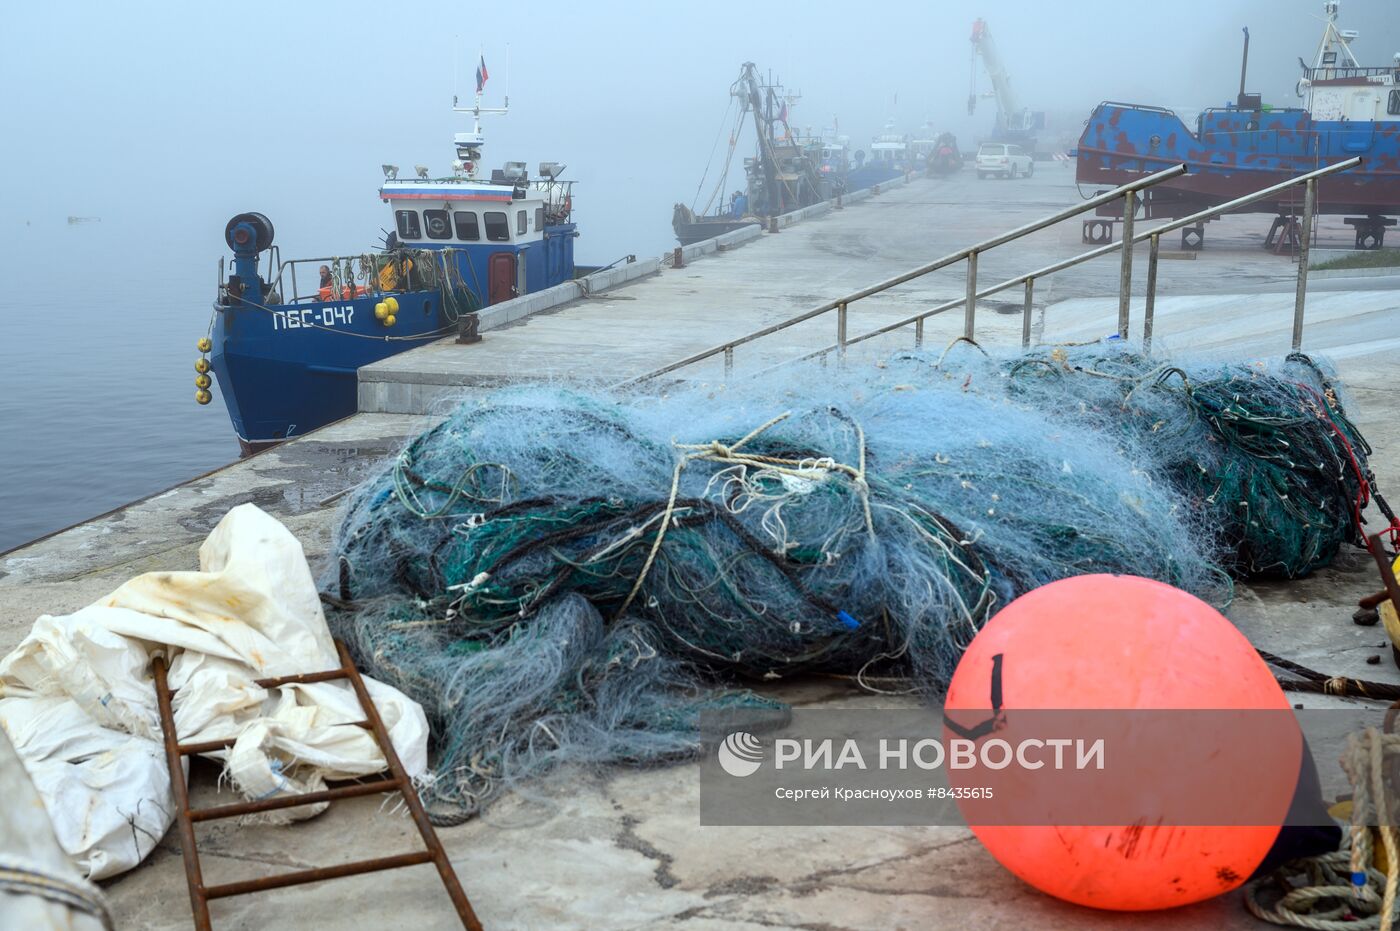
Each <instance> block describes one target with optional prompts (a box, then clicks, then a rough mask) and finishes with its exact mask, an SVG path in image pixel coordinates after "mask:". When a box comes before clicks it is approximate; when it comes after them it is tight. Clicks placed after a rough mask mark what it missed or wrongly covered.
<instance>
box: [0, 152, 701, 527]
mask: <svg viewBox="0 0 1400 931" xmlns="http://www.w3.org/2000/svg"><path fill="white" fill-rule="evenodd" d="M671 171H674V169H671ZM677 174H678V172H677ZM366 180H367V183H366V184H365V186H364V188H363V189H360V188H357V189H355V190H354V191H353V193H354V194H355V195H356V196H355V197H354V198H353V199H352V198H350V197H349V195H348V194H347V196H346V198H345V199H344V201H345V202H344V203H343V204H337V206H338V208H339V210H338V212H334V213H332V212H331V211H327V210H324V209H319V210H318V209H314V208H312V207H311V206H310V205H308V203H307V202H306V201H305V200H304V199H303V198H283V197H280V196H268V197H264V198H259V199H255V202H254V204H253V206H252V208H251V209H259V210H263V211H264V212H266V213H267V214H268V215H269V216H270V217H271V218H272V220H273V223H274V224H275V225H276V227H277V242H278V243H279V245H280V246H281V249H282V256H283V258H288V259H289V258H295V257H298V256H314V255H326V254H330V253H335V254H349V251H348V250H350V251H358V250H369V249H373V248H375V247H376V245H377V242H378V240H379V238H380V227H381V226H385V225H388V220H387V217H386V215H385V214H386V212H387V208H385V207H383V206H382V205H380V204H379V203H378V200H377V198H375V197H373V194H372V192H373V190H374V184H375V182H376V181H377V179H374V178H369V179H366ZM648 180H652V179H648ZM655 181H656V183H655V184H649V185H647V189H648V190H649V191H651V196H650V197H649V198H648V200H650V201H652V202H651V203H649V204H648V205H646V206H645V207H638V209H637V213H636V214H630V213H629V214H627V215H621V214H614V215H611V216H608V215H601V216H600V214H601V211H596V210H594V211H590V210H588V209H587V208H583V209H580V210H579V213H580V217H579V222H580V225H581V227H582V230H583V236H582V237H581V238H580V240H579V242H578V246H577V256H578V261H579V262H580V263H598V264H602V263H607V262H611V261H613V260H615V259H616V258H618V257H619V256H620V255H622V254H624V253H625V252H628V251H635V252H640V253H642V254H648V255H650V254H659V253H660V252H661V251H662V250H663V249H665V248H668V247H669V245H670V244H671V243H672V242H674V240H672V239H671V238H670V229H669V221H670V196H671V191H672V190H674V189H676V188H678V187H679V186H680V179H679V178H676V177H667V178H664V179H662V178H658V179H655ZM630 183H632V179H631V178H624V177H617V178H608V179H606V180H603V181H602V183H600V184H598V185H597V190H596V191H595V192H593V193H594V196H595V197H598V196H600V195H601V197H600V199H601V200H603V202H609V201H610V199H612V198H617V197H621V196H622V193H623V191H624V190H625V189H626V187H627V185H629V184H630ZM691 183H693V182H691ZM364 190H368V191H369V192H371V193H370V196H364ZM236 196H237V197H238V198H239V199H237V200H234V199H231V198H229V196H228V193H227V192H226V191H215V192H211V194H210V196H209V198H208V202H203V203H199V204H197V205H193V204H192V205H190V209H188V210H185V211H177V212H173V213H170V214H168V215H166V216H163V217H162V216H160V215H159V213H158V212H155V213H153V212H149V211H143V210H141V209H138V206H137V204H136V202H135V201H136V200H137V199H138V198H135V197H133V198H132V199H131V203H130V205H129V211H130V212H129V213H127V214H124V215H118V214H116V213H114V212H113V210H114V209H118V206H123V207H124V206H127V204H126V203H122V204H120V205H114V204H112V203H111V202H109V203H107V204H106V205H105V206H104V207H100V208H97V209H101V210H102V211H103V214H104V215H103V216H102V218H101V222H93V223H78V224H69V223H68V221H67V218H68V214H69V213H70V212H77V211H78V210H80V209H81V205H82V203H83V199H82V198H70V199H73V200H76V201H77V202H78V206H77V208H74V207H73V205H70V204H63V203H60V204H55V205H53V206H52V207H51V208H50V207H48V206H46V207H45V208H43V209H42V210H31V211H30V212H31V213H33V214H34V215H33V216H30V217H23V216H16V214H15V213H14V212H12V211H9V210H5V211H0V249H2V250H3V254H4V255H6V257H7V259H8V268H9V269H11V270H12V274H10V275H9V276H8V279H7V281H6V282H5V287H4V288H0V552H3V551H4V550H7V549H11V548H13V547H15V546H19V545H20V544H23V543H26V542H28V541H30V540H32V539H34V538H35V537H38V536H41V535H43V534H46V533H50V532H52V531H54V530H58V529H61V528H63V527H67V526H69V525H71V524H74V523H77V522H79V521H82V520H85V519H87V518H90V517H94V516H96V515H98V514H101V513H103V512H104V511H108V510H110V509H112V508H116V507H120V506H121V505H124V504H127V503H129V502H131V501H133V500H135V499H137V498H140V497H143V496H146V495H149V494H153V493H155V492H158V491H161V490H163V489H165V488H169V487H170V486H172V485H175V484H179V483H181V482H184V481H187V480H189V479H191V478H193V477H195V476H197V475H200V474H202V473H204V472H207V471H209V470H211V469H215V468H218V467H219V466H222V465H225V464H227V463H229V462H232V461H234V460H236V459H237V458H238V442H237V440H236V439H235V438H234V435H233V429H232V428H231V427H230V426H229V421H228V412H227V411H226V410H225V408H224V402H223V398H222V397H220V395H219V393H218V383H217V381H216V382H215V384H214V388H213V389H212V390H213V392H214V400H213V402H212V403H210V404H209V405H208V406H206V407H200V406H199V405H198V404H196V403H195V400H194V392H195V385H194V378H195V370H194V361H195V359H196V358H198V356H199V351H198V350H197V349H196V348H195V342H196V340H198V339H199V337H201V336H203V335H204V334H205V331H206V328H207V326H208V322H209V314H210V307H211V305H212V302H213V299H214V290H215V283H216V278H217V263H218V260H219V256H220V255H221V254H223V253H224V252H225V251H226V250H225V247H224V243H223V230H224V223H225V222H226V221H227V218H228V217H229V216H232V215H233V214H234V213H236V212H238V211H239V210H240V209H250V208H248V207H246V206H244V205H243V203H242V198H243V197H244V196H246V195H236ZM223 201H227V203H223Z"/></svg>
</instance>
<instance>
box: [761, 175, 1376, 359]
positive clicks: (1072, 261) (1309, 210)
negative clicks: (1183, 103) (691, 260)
mask: <svg viewBox="0 0 1400 931" xmlns="http://www.w3.org/2000/svg"><path fill="white" fill-rule="evenodd" d="M1361 161H1362V160H1361V158H1360V157H1355V158H1350V159H1347V160H1346V161H1343V162H1335V163H1333V164H1331V165H1328V166H1326V167H1325V168H1319V169H1317V170H1315V171H1310V172H1308V173H1307V174H1302V175H1299V176H1298V177H1296V178H1290V179H1289V180H1287V181H1280V182H1279V183H1278V184H1273V185H1270V186H1269V187H1266V188H1261V189H1259V190H1257V191H1255V192H1254V193H1252V194H1246V195H1244V196H1243V197H1237V198H1235V199H1234V200H1230V201H1226V202H1225V203H1223V204H1217V205H1216V206H1214V207H1211V208H1209V209H1206V210H1201V211H1199V212H1197V213H1193V214H1191V215H1190V216H1187V217H1181V218H1180V219H1177V220H1173V221H1171V222H1170V223H1164V224H1162V225H1161V226H1155V227H1153V228H1152V229H1149V230H1144V231H1142V232H1141V233H1133V232H1132V231H1131V229H1129V228H1125V229H1124V234H1123V237H1122V239H1120V240H1119V241H1118V242H1113V243H1108V244H1107V245H1103V246H1099V247H1098V248H1096V249H1090V250H1089V251H1087V252H1081V253H1080V254H1079V255H1076V256H1073V257H1072V258H1068V259H1062V260H1060V261H1058V262H1054V263H1052V264H1050V265H1046V266H1043V267H1041V268H1038V269H1036V270H1035V271H1032V272H1026V273H1025V274H1023V275H1017V276H1016V277H1015V278H1008V279H1006V280H1005V281H1003V282H1000V283H999V284H995V285H992V286H991V287H990V288H986V289H985V290H982V291H978V292H977V294H976V295H975V296H976V298H977V299H979V300H980V299H981V298H984V297H989V296H991V295H993V294H996V293H998V292H1000V291H1005V290H1006V289H1007V288H1014V287H1015V286H1016V285H1018V284H1019V285H1025V286H1026V300H1025V304H1024V306H1023V310H1022V320H1021V346H1022V348H1026V347H1028V346H1029V345H1030V316H1031V303H1030V299H1031V293H1032V288H1033V287H1034V283H1035V280H1036V279H1037V278H1043V277H1045V276H1046V275H1052V274H1054V273H1055V272H1059V271H1064V270H1065V269H1067V268H1071V267H1073V266H1075V265H1079V264H1081V263H1083V262H1087V261H1089V260H1090V259H1095V258H1098V257H1099V256H1101V255H1107V254H1108V253H1110V252H1113V251H1114V250H1116V249H1122V248H1123V245H1124V243H1130V244H1132V245H1136V244H1137V243H1139V242H1143V241H1147V242H1148V243H1149V246H1150V250H1149V252H1148V260H1147V261H1148V264H1147V303H1146V307H1145V310H1144V320H1143V326H1144V336H1143V342H1144V344H1145V346H1147V347H1150V346H1151V344H1152V323H1153V312H1154V304H1155V299H1156V290H1157V288H1156V285H1157V256H1158V247H1159V243H1160V240H1161V237H1162V234H1163V233H1170V232H1174V231H1175V230H1178V229H1181V228H1183V227H1186V226H1194V225H1195V224H1197V223H1200V222H1201V221H1203V220H1207V219H1212V218H1217V217H1218V216H1219V215H1220V214H1222V213H1228V212H1229V211H1231V210H1234V209H1235V208H1237V207H1242V206H1246V205H1248V204H1250V203H1253V202H1255V201H1259V200H1263V199H1265V198H1267V197H1270V196H1272V195H1274V194H1277V193H1279V192H1280V191H1284V190H1287V189H1288V188H1291V187H1295V186H1297V185H1299V184H1304V185H1306V188H1307V190H1306V193H1305V194H1304V199H1303V219H1302V223H1301V229H1300V231H1299V243H1298V284H1297V290H1296V292H1295V296H1294V306H1293V348H1294V349H1295V350H1297V349H1300V348H1302V339H1303V306H1304V301H1305V296H1306V292H1307V279H1308V248H1309V244H1310V239H1311V229H1312V216H1313V211H1314V208H1315V205H1316V200H1317V179H1318V178H1321V177H1323V176H1324V175H1330V174H1334V173H1336V172H1339V171H1346V170H1348V169H1351V168H1355V167H1356V166H1358V165H1360V164H1361ZM1131 251H1132V250H1131V249H1128V250H1125V252H1124V254H1125V255H1130V254H1131ZM1128 284H1129V283H1128V282H1125V281H1124V280H1123V279H1121V278H1120V290H1119V299H1120V305H1119V306H1120V310H1121V308H1122V306H1123V304H1122V303H1121V301H1122V300H1123V299H1124V298H1125V297H1126V296H1127V294H1128ZM963 303H965V300H964V299H963V298H956V299H954V300H951V301H945V302H944V303H942V304H939V305H938V306H936V307H934V308H932V309H930V310H926V311H923V312H921V313H918V314H915V315H913V316H910V317H905V318H904V319H902V320H896V321H895V322H893V323H888V324H886V325H884V326H882V327H880V328H878V329H875V330H871V331H870V332H868V333H862V334H861V335H859V336H855V337H851V338H849V339H846V340H845V341H844V344H845V345H846V346H850V345H852V344H853V343H861V342H864V341H865V340H868V339H874V338H875V337H877V336H883V335H884V334H886V333H890V332H892V331H894V330H898V329H900V328H901V327H906V326H908V325H909V324H911V323H914V324H918V323H920V322H921V321H923V320H925V319H927V318H928V317H932V316H935V315H937V314H941V313H944V312H945V311H948V310H952V309H953V308H954V307H957V306H958V305H959V304H963ZM1118 335H1119V337H1120V338H1122V339H1127V337H1128V319H1127V317H1126V316H1124V315H1122V314H1121V313H1120V316H1119V321H1118ZM841 348H842V346H841V345H839V344H833V345H831V346H825V347H823V348H821V349H817V350H814V351H813V352H809V353H807V354H805V355H802V356H798V357H797V358H796V359H791V360H789V362H800V361H804V360H806V359H814V358H817V357H818V356H824V355H827V354H829V353H831V352H837V351H840V350H841ZM781 364H787V363H781ZM775 367H776V366H775Z"/></svg>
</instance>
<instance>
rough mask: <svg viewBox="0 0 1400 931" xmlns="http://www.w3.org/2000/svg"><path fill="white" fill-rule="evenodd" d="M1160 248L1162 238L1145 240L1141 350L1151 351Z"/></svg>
mask: <svg viewBox="0 0 1400 931" xmlns="http://www.w3.org/2000/svg"><path fill="white" fill-rule="evenodd" d="M1161 246H1162V236H1161V234H1159V233H1153V234H1152V235H1151V236H1150V237H1149V238H1148V240H1147V302H1146V306H1145V307H1144V308H1143V315H1142V349H1143V352H1151V351H1152V314H1153V312H1154V310H1155V309H1156V306H1157V253H1158V252H1159V251H1160V249H1161Z"/></svg>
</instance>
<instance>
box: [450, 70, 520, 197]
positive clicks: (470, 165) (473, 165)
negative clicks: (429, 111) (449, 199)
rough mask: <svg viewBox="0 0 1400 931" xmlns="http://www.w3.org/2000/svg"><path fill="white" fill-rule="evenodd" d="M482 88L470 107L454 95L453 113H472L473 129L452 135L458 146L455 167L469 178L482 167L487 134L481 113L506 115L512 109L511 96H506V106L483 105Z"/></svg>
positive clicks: (473, 176)
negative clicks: (483, 130) (482, 125)
mask: <svg viewBox="0 0 1400 931" xmlns="http://www.w3.org/2000/svg"><path fill="white" fill-rule="evenodd" d="M481 96H482V90H481V89H478V90H477V92H476V103H474V104H473V105H472V106H470V107H459V106H457V95H456V94H453V95H452V112H453V113H470V114H471V115H472V131H471V132H469V133H455V134H454V135H453V137H452V141H453V143H454V144H455V145H456V146H457V162H454V163H453V166H452V167H453V169H454V170H456V171H460V172H462V173H464V174H465V175H466V176H467V177H468V178H475V177H476V175H477V172H478V171H479V170H480V168H481V147H482V146H483V145H485V144H486V136H485V134H484V133H482V131H481V115H482V114H483V113H499V114H501V115H502V116H504V115H505V114H506V113H508V112H509V111H510V96H509V95H507V96H506V97H505V106H501V107H483V106H482V105H481Z"/></svg>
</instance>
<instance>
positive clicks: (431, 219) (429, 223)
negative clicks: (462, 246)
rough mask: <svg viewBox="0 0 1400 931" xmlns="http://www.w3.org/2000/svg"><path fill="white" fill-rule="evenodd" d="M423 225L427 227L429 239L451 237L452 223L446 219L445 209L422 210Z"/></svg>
mask: <svg viewBox="0 0 1400 931" xmlns="http://www.w3.org/2000/svg"><path fill="white" fill-rule="evenodd" d="M423 225H424V226H426V227H427V228H428V238H429V239H451V238H452V224H451V223H449V222H448V221H447V211H446V210H424V211H423Z"/></svg>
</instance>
